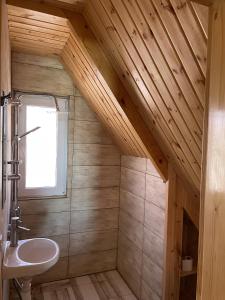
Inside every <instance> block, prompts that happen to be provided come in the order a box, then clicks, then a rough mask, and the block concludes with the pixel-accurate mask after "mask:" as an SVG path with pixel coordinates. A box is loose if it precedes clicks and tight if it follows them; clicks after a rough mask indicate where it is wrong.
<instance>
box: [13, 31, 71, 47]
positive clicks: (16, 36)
mask: <svg viewBox="0 0 225 300" xmlns="http://www.w3.org/2000/svg"><path fill="white" fill-rule="evenodd" d="M10 37H11V39H13V40H15V41H16V40H17V39H23V40H28V41H35V42H37V43H38V42H42V43H46V44H49V45H52V46H54V45H55V47H56V48H63V47H64V46H65V43H66V41H65V42H62V41H56V40H54V39H49V38H48V37H46V38H45V37H40V36H35V35H30V34H23V33H18V32H12V31H10Z"/></svg>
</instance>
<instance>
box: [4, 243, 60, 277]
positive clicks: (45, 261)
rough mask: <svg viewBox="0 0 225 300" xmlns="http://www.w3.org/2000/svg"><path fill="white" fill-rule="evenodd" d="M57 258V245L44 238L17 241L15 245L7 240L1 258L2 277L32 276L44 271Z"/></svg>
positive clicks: (52, 264)
mask: <svg viewBox="0 0 225 300" xmlns="http://www.w3.org/2000/svg"><path fill="white" fill-rule="evenodd" d="M58 259H59V246H58V244H57V243H56V242H54V241H53V240H50V239H45V238H35V239H29V240H21V241H18V246H17V247H10V243H9V242H7V245H6V248H5V253H4V258H3V269H2V272H3V278H4V279H11V278H22V277H26V278H28V277H33V276H35V275H38V274H41V273H44V272H46V271H47V270H48V269H50V268H51V267H52V266H54V264H55V263H56V262H57V261H58Z"/></svg>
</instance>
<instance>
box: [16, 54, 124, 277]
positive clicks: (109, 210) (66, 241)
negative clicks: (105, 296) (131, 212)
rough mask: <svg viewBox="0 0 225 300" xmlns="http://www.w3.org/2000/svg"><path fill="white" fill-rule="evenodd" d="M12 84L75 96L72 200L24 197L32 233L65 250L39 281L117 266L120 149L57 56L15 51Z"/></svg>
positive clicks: (69, 186)
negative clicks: (48, 239)
mask: <svg viewBox="0 0 225 300" xmlns="http://www.w3.org/2000/svg"><path fill="white" fill-rule="evenodd" d="M12 84H13V88H15V89H19V90H25V91H36V92H48V93H54V94H56V95H62V96H69V97H70V100H69V143H68V182H67V198H58V199H35V200H21V201H20V205H21V208H22V211H23V220H24V224H25V225H26V226H27V227H29V228H31V233H30V234H29V236H31V237H34V236H38V237H50V238H52V239H54V240H55V241H57V242H58V244H59V245H60V248H61V258H60V260H59V262H58V263H57V264H56V266H55V267H53V268H52V269H51V270H50V271H49V272H47V273H46V274H44V275H42V276H40V277H36V279H35V281H36V282H40V281H42V282H43V281H51V280H57V279H62V278H65V277H72V276H77V275H81V274H85V273H93V272H98V271H103V270H110V269H114V268H115V267H116V255H117V240H118V214H119V211H118V206H119V182H120V153H119V151H118V150H117V148H116V147H115V146H114V145H113V143H112V140H111V139H110V137H109V136H108V135H107V133H106V132H105V130H104V129H103V128H102V126H101V124H100V123H99V121H98V120H97V118H96V115H95V114H94V113H93V112H92V111H91V109H90V108H89V107H88V105H87V104H86V102H85V100H84V99H83V98H82V97H81V95H80V94H79V91H78V90H77V89H76V88H74V87H73V84H72V81H71V79H70V77H69V76H68V75H67V73H66V72H65V71H64V70H63V67H62V65H61V64H60V62H59V61H58V60H57V59H55V58H47V57H39V56H33V55H32V56H31V55H24V54H19V53H14V54H13V80H12ZM29 236H27V237H29Z"/></svg>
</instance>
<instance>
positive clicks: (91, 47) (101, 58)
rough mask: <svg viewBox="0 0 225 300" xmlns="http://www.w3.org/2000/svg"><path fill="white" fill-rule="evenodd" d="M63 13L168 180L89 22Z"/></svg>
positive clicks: (159, 153)
mask: <svg viewBox="0 0 225 300" xmlns="http://www.w3.org/2000/svg"><path fill="white" fill-rule="evenodd" d="M64 13H65V15H66V16H67V18H68V20H69V22H70V26H71V30H72V32H73V34H74V35H75V36H76V39H77V40H78V41H79V43H80V44H82V46H83V47H84V48H85V49H86V51H87V52H88V54H89V55H90V57H91V59H92V61H93V62H94V64H95V66H94V69H96V76H97V77H98V78H99V80H100V81H101V80H102V79H101V78H104V80H105V81H106V83H107V85H108V87H109V89H110V90H111V92H112V93H113V95H114V96H115V98H116V99H117V101H118V104H119V106H120V108H121V109H122V110H123V111H124V112H125V114H126V116H127V118H128V119H129V121H130V123H131V124H132V126H133V127H134V129H135V131H136V132H137V134H138V135H139V137H140V139H141V140H142V142H143V144H144V145H145V147H146V149H147V150H148V153H149V158H150V159H151V160H152V162H153V164H154V165H155V167H156V168H157V170H158V171H159V173H160V174H161V176H162V178H163V179H164V180H167V159H166V158H165V156H164V154H163V153H162V151H161V149H160V148H159V146H158V144H157V142H156V140H155V138H154V137H153V135H152V134H151V132H150V131H149V129H148V128H147V126H146V124H145V122H144V120H143V119H142V117H141V115H140V114H139V112H138V109H137V107H136V106H135V105H134V103H133V101H132V99H131V98H130V96H129V95H128V93H127V92H126V90H125V88H124V87H123V85H122V83H121V81H120V79H119V77H118V76H117V74H116V73H115V71H114V69H113V67H112V65H111V64H110V62H109V61H108V59H107V57H106V55H105V54H104V52H103V51H102V49H101V47H100V46H99V44H98V42H97V40H96V38H95V36H94V35H93V33H92V32H91V30H90V28H89V27H88V24H87V23H86V22H85V20H84V18H83V17H82V16H76V17H74V15H73V14H72V13H69V12H65V11H64Z"/></svg>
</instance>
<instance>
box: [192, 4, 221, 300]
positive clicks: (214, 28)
mask: <svg viewBox="0 0 225 300" xmlns="http://www.w3.org/2000/svg"><path fill="white" fill-rule="evenodd" d="M224 20H225V0H216V1H214V4H213V5H212V6H211V7H210V23H209V32H210V35H209V50H208V51H209V52H208V53H209V54H208V63H209V66H208V76H207V77H208V78H207V94H206V113H205V120H206V122H205V125H204V144H203V145H204V147H203V162H202V169H203V171H202V185H201V208H200V246H199V265H198V289H197V299H198V300H211V299H224V295H225V276H224V274H225V235H224V228H225V183H224V178H225V152H224V151H225V150H224V149H225V135H224V132H225V85H224V81H225V59H224V57H225V43H224V40H225V23H224V22H225V21H224Z"/></svg>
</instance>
